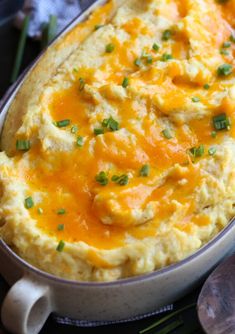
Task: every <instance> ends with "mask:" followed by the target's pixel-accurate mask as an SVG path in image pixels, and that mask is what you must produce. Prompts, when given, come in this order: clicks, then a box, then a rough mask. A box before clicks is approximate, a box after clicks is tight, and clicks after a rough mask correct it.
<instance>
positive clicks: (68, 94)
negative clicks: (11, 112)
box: [0, 0, 235, 281]
mask: <svg viewBox="0 0 235 334" xmlns="http://www.w3.org/2000/svg"><path fill="white" fill-rule="evenodd" d="M114 9H115V10H114ZM234 9H235V0H228V1H226V2H224V1H223V2H222V1H221V2H220V1H216V0H183V1H179V0H148V1H140V0H129V1H122V5H120V6H119V7H118V8H115V5H114V3H113V2H112V1H111V2H108V4H106V5H104V6H103V7H102V8H100V9H99V10H97V12H95V13H94V14H92V16H91V18H90V19H88V21H87V22H85V23H82V24H81V26H80V31H81V34H82V31H86V29H87V30H88V29H90V28H91V27H92V26H94V29H93V32H92V33H91V34H90V35H89V37H88V38H86V39H85V40H84V41H81V44H80V46H79V48H78V49H76V50H75V51H74V52H73V53H72V54H71V55H70V56H69V57H68V59H67V60H66V61H65V62H64V63H63V64H61V65H60V67H58V68H57V72H56V74H55V76H53V78H51V80H50V81H49V82H48V83H47V85H46V86H43V87H42V89H41V91H40V92H38V94H39V99H38V104H37V105H35V106H34V105H29V106H28V110H27V112H26V113H25V116H24V118H23V119H22V125H21V127H20V128H19V129H18V131H17V132H16V133H15V141H16V149H15V151H14V152H13V153H12V156H11V157H8V156H7V155H6V154H5V153H4V152H2V153H1V155H0V180H1V193H0V195H1V207H0V222H2V223H1V225H2V227H0V235H1V236H2V238H3V239H4V240H5V241H6V242H7V243H8V244H10V245H11V246H12V247H13V248H14V249H15V250H16V252H17V253H19V254H20V256H22V257H23V258H25V259H26V260H28V261H29V262H31V263H32V264H34V265H36V266H37V267H39V268H41V269H43V270H45V271H48V272H50V273H52V274H55V275H58V276H61V277H65V278H69V279H77V280H95V281H108V280H114V279H118V278H123V277H127V276H134V275H139V274H143V273H147V272H150V271H153V270H156V269H157V268H160V267H163V266H166V265H169V264H171V263H174V262H177V261H180V260H182V259H183V258H185V257H186V256H188V255H190V254H191V253H192V252H194V251H196V250H197V249H199V248H200V247H201V246H202V245H203V244H205V243H207V242H208V241H209V240H210V239H211V238H212V237H213V236H215V235H216V234H217V233H218V232H219V231H220V230H221V229H222V228H223V227H224V226H226V225H227V224H228V222H229V220H230V219H231V218H232V217H233V216H234V214H235V209H234V203H235V177H234V176H235V175H234V173H235V75H234V65H235V62H234V54H235V31H234V29H235V14H233V13H234ZM111 12H113V13H112V19H111V20H108V18H109V17H110V13H111ZM81 34H80V35H79V28H76V33H74V34H73V31H72V32H71V33H69V35H67V36H66V37H65V38H67V39H68V38H70V39H82V37H81ZM62 47H63V43H62V44H61V45H60V48H62Z"/></svg>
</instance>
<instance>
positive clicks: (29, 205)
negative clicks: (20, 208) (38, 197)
mask: <svg viewBox="0 0 235 334" xmlns="http://www.w3.org/2000/svg"><path fill="white" fill-rule="evenodd" d="M24 206H25V207H26V209H31V208H32V207H33V206H34V202H33V199H32V197H31V196H30V197H27V198H26V199H25V200H24Z"/></svg>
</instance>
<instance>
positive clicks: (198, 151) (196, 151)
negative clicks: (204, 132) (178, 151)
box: [190, 145, 205, 158]
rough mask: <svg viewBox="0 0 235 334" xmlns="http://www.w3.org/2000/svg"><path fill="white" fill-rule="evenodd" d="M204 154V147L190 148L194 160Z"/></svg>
mask: <svg viewBox="0 0 235 334" xmlns="http://www.w3.org/2000/svg"><path fill="white" fill-rule="evenodd" d="M204 152H205V149H204V145H200V146H198V147H192V148H190V153H191V154H192V155H193V157H195V158H197V157H201V156H203V154H204Z"/></svg>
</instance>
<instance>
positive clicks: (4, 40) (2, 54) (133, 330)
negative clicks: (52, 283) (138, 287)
mask: <svg viewBox="0 0 235 334" xmlns="http://www.w3.org/2000/svg"><path fill="white" fill-rule="evenodd" d="M88 2H92V1H91V0H83V5H85V6H86V5H87V4H88ZM19 36H20V32H19V31H18V30H17V29H16V28H14V27H13V26H12V22H8V23H6V24H4V25H2V26H0V99H1V97H2V96H3V94H4V93H5V92H6V90H7V89H8V88H9V86H10V77H11V73H12V68H13V64H14V60H15V55H16V50H17V43H18V41H19ZM39 52H40V42H38V41H33V40H31V39H27V43H26V48H25V52H24V57H23V62H22V66H21V71H22V70H23V69H25V68H26V67H27V66H28V65H29V64H30V62H31V61H32V60H33V59H34V58H35V57H36V56H37V55H38V53H39ZM7 290H8V286H7V284H6V282H5V281H4V280H3V279H2V278H1V277H0V305H1V303H2V300H3V298H4V296H5V294H6V293H7ZM199 290H200V289H199ZM199 290H197V291H194V292H193V293H192V294H191V295H190V296H186V297H185V298H184V299H182V300H181V301H178V302H177V303H176V304H175V309H179V308H181V307H182V306H185V305H187V304H190V303H191V302H192V301H195V302H196V300H197V296H198V292H199ZM143 298H144V296H143ZM156 298H157V295H156ZM168 313H169V312H168ZM164 315H165V314H164ZM161 317H162V315H161V316H154V317H150V318H148V319H145V320H140V321H135V322H131V323H127V324H122V325H113V326H103V327H99V328H83V329H81V328H77V327H73V326H65V325H59V324H57V323H56V321H55V320H54V319H53V316H50V318H49V319H48V321H47V322H46V324H45V326H44V328H43V330H42V331H41V333H40V334H65V333H66V334H72V333H80V334H94V333H103V334H110V333H112V334H120V333H122V334H137V333H138V332H139V330H141V329H143V328H145V327H147V326H148V325H150V324H152V323H153V322H154V321H156V320H158V319H159V318H161ZM12 320H13V321H14V319H12ZM183 320H184V325H183V326H182V327H180V328H179V329H178V330H177V331H174V332H171V333H175V334H176V333H178V334H190V333H192V334H193V333H196V334H200V333H203V332H202V331H201V330H200V327H199V323H198V320H197V315H196V308H195V307H194V308H192V309H191V310H188V311H185V312H184V313H183ZM160 328H161V327H160ZM3 333H4V334H6V333H7V332H6V331H5V330H4V329H3V327H2V325H1V323H0V334H3ZM152 333H156V334H157V333H158V330H154V331H153V332H152Z"/></svg>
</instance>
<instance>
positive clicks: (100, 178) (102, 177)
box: [95, 171, 109, 186]
mask: <svg viewBox="0 0 235 334" xmlns="http://www.w3.org/2000/svg"><path fill="white" fill-rule="evenodd" d="M95 180H96V181H97V182H98V183H99V184H100V185H101V186H106V185H107V184H108V183H109V179H108V175H107V174H106V173H105V172H104V171H102V172H100V173H99V174H97V175H96V177H95Z"/></svg>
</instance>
